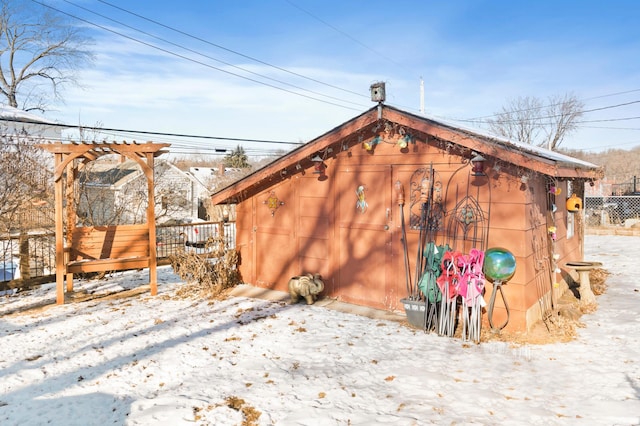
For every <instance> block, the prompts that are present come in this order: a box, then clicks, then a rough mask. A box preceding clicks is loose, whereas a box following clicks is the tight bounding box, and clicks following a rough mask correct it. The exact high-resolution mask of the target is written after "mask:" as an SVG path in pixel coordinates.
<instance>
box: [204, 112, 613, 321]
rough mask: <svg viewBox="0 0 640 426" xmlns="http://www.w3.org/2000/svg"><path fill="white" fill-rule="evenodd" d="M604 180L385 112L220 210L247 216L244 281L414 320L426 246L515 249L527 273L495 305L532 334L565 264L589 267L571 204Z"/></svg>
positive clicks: (584, 168) (268, 172) (573, 165)
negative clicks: (412, 299) (294, 282)
mask: <svg viewBox="0 0 640 426" xmlns="http://www.w3.org/2000/svg"><path fill="white" fill-rule="evenodd" d="M474 160H475V162H474ZM478 160H479V161H478ZM602 176H603V170H602V169H601V168H599V167H598V166H596V165H594V164H591V163H588V162H584V161H581V160H578V159H575V158H572V157H569V156H566V155H562V154H560V153H557V152H553V151H549V150H546V149H542V148H538V147H535V146H531V145H528V144H522V143H517V142H513V141H507V140H501V139H498V138H495V137H490V136H487V135H484V134H481V133H479V132H476V131H471V130H467V129H462V128H459V127H456V126H453V125H450V124H447V123H444V122H441V121H436V120H434V119H430V118H427V117H424V116H422V115H415V114H411V113H409V112H406V111H403V110H400V109H398V108H395V107H391V106H388V105H385V104H383V103H379V104H378V105H377V106H375V107H373V108H371V109H369V110H367V111H366V112H364V113H363V114H361V115H359V116H357V117H355V118H353V119H351V120H349V121H347V122H345V123H343V124H341V125H339V126H338V127H336V128H334V129H332V130H330V131H328V132H327V133H325V134H323V135H321V136H319V137H317V138H315V139H313V140H311V141H310V142H308V143H306V144H304V145H303V146H300V147H299V148H297V149H295V150H293V151H291V152H290V153H288V154H286V155H284V156H283V157H281V158H279V159H277V160H275V161H273V162H272V163H270V164H268V165H266V166H265V167H264V168H262V169H260V170H257V171H255V172H253V173H252V174H250V175H248V176H246V177H245V178H244V179H242V180H240V181H238V182H236V183H234V184H232V185H230V186H228V187H226V188H224V189H222V190H220V191H218V192H216V193H215V194H213V195H212V203H213V204H214V205H216V204H236V213H237V217H236V220H237V222H236V226H237V240H236V241H237V250H238V252H239V254H240V265H239V270H240V272H241V274H242V278H243V281H244V282H246V283H250V284H253V285H255V286H258V287H263V288H270V289H276V290H284V291H286V286H287V282H288V279H289V278H290V277H291V276H294V275H299V274H301V273H316V272H317V273H320V274H322V277H323V279H324V282H325V290H324V295H325V296H328V297H331V298H337V299H339V300H343V301H346V302H349V303H354V304H358V305H364V306H369V307H373V308H379V309H386V310H391V311H402V309H403V306H402V304H401V302H400V301H401V299H402V298H404V297H406V296H407V279H406V278H407V275H409V276H410V277H411V275H413V276H412V277H411V280H412V282H413V284H412V285H414V284H415V280H416V276H415V274H414V272H413V271H414V270H416V266H417V265H416V264H417V263H419V262H421V258H420V254H419V253H420V252H419V244H420V239H421V233H424V232H429V233H431V236H430V239H431V240H432V241H433V242H434V243H435V244H448V245H449V246H451V247H453V248H455V249H456V250H459V251H464V252H468V251H469V250H470V249H472V248H477V249H484V250H486V249H488V248H493V247H502V248H506V249H507V250H509V251H510V252H511V253H512V254H513V255H514V256H515V259H516V263H517V268H516V271H515V274H514V275H513V276H512V277H511V278H510V280H509V281H508V283H506V285H504V286H503V293H504V295H505V300H506V301H507V302H508V306H505V304H504V303H503V301H502V300H500V299H498V301H497V302H496V304H495V310H494V313H493V314H494V315H495V317H496V322H500V321H503V320H506V319H509V321H508V325H507V330H511V331H515V330H522V331H523V330H526V329H528V328H529V327H530V326H531V325H532V324H534V323H535V322H536V321H537V320H539V319H540V318H543V317H544V316H545V315H548V314H549V313H550V312H551V311H552V309H553V307H554V304H555V303H556V300H557V298H558V296H559V295H560V292H562V291H563V289H566V282H568V280H565V278H566V274H567V273H568V272H569V271H568V270H567V268H566V267H565V266H564V265H565V263H566V262H567V261H570V260H571V261H574V260H581V259H582V258H583V231H582V230H583V222H582V220H581V218H582V216H581V212H578V213H571V212H569V211H568V210H567V207H566V201H567V196H570V195H572V194H573V193H575V194H576V195H577V196H578V197H582V196H583V191H584V184H585V183H586V182H592V181H594V180H597V179H600V178H601V177H602ZM425 183H427V185H428V188H429V190H428V193H427V195H425V194H424V192H425V191H424V188H425ZM397 187H401V188H403V189H404V194H405V201H404V204H401V203H400V202H399V199H398V192H397V190H396V188H397ZM421 197H422V199H421ZM425 197H428V198H429V199H430V200H431V202H430V211H429V216H428V218H427V220H426V224H427V226H426V231H425V227H424V226H423V222H424V220H423V218H422V215H423V211H422V210H423V206H424V203H423V202H422V200H424V198H425ZM403 222H404V233H405V234H406V239H403V237H402V236H403ZM403 241H406V242H407V252H408V256H405V254H404V253H405V251H404V244H403ZM407 262H408V265H407ZM492 291H493V290H492V286H491V285H487V291H486V293H485V294H484V297H485V299H486V300H489V298H490V295H491V292H492Z"/></svg>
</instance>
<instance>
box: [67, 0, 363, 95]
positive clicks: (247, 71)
mask: <svg viewBox="0 0 640 426" xmlns="http://www.w3.org/2000/svg"><path fill="white" fill-rule="evenodd" d="M63 1H64V2H65V3H68V4H70V5H72V6H75V7H77V8H79V9H82V10H85V11H87V12H89V13H92V14H94V15H96V16H99V17H101V18H104V19H107V20H109V21H111V22H115V23H116V24H118V25H121V26H123V27H126V28H129V29H131V30H134V31H137V32H139V33H141V34H144V35H146V36H149V37H152V38H155V39H156V40H160V41H162V42H164V43H167V44H170V45H172V46H175V47H178V48H180V49H184V50H186V51H188V52H191V53H195V54H196V55H199V56H202V57H204V58H207V59H211V60H213V61H216V62H219V63H221V64H224V65H227V66H230V67H232V68H235V69H238V70H241V71H244V72H246V73H249V74H252V75H255V76H258V77H262V78H264V79H267V80H271V81H274V82H276V83H279V84H284V85H286V86H289V87H293V88H295V89H298V90H302V91H305V92H309V93H313V94H314V95H319V96H324V97H326V98H329V99H333V100H336V101H339V102H345V103H349V104H352V105H357V106H363V105H361V104H358V103H356V102H351V101H347V100H344V99H340V98H336V97H334V96H330V95H325V94H324V93H320V92H316V91H313V90H309V89H306V88H304V87H301V86H296V85H295V84H291V83H287V82H286V81H282V80H278V79H276V78H272V77H269V76H266V75H263V74H260V73H257V72H254V71H251V70H248V69H246V68H243V67H240V66H237V65H234V64H231V63H229V62H225V61H223V60H221V59H218V58H214V57H212V56H209V55H205V54H204V53H201V52H198V51H196V50H194V49H191V48H188V47H186V46H183V45H180V44H178V43H174V42H172V41H170V40H167V39H164V38H161V37H158V36H156V35H154V34H151V33H149V32H146V31H143V30H141V29H139V28H135V27H133V26H131V25H127V24H125V23H124V22H121V21H118V20H116V19H113V18H110V17H108V16H106V15H102V14H100V13H98V12H94V11H92V10H90V9H88V8H86V7H84V6H81V5H79V4H76V3H73V2H72V1H69V0H63Z"/></svg>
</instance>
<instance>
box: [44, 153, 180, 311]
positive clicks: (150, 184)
mask: <svg viewBox="0 0 640 426" xmlns="http://www.w3.org/2000/svg"><path fill="white" fill-rule="evenodd" d="M39 146H40V147H41V148H43V149H45V150H47V151H49V152H51V153H52V154H53V155H54V157H55V168H54V174H53V178H54V183H55V230H56V231H55V232H56V303H58V304H63V303H64V293H65V290H64V281H65V276H66V279H67V292H71V291H73V273H74V272H89V271H112V270H123V269H129V268H130V267H132V266H133V267H141V265H145V266H148V267H149V287H150V290H151V294H152V295H156V294H157V292H158V283H157V282H158V280H157V271H156V263H157V262H156V222H155V198H154V176H153V170H154V158H155V157H157V156H159V155H162V154H164V153H166V152H167V151H163V148H166V147H168V146H170V144H168V143H153V142H146V143H136V142H135V141H134V142H132V143H127V142H123V143H112V142H90V143H89V142H87V143H85V142H82V143H62V142H56V143H51V144H41V145H39ZM110 154H119V155H121V156H123V157H126V158H129V159H131V160H133V161H135V162H136V163H138V164H139V165H140V167H141V169H142V171H143V173H144V175H145V176H146V179H147V193H148V205H147V223H146V226H145V227H144V231H145V232H144V234H139V233H136V235H143V236H144V239H146V238H148V247H147V246H146V244H144V243H143V245H144V246H145V247H144V248H145V252H147V253H148V256H144V257H138V258H136V259H137V260H135V261H134V262H128V261H127V260H131V259H130V258H129V259H127V258H128V255H127V253H126V252H127V248H128V247H130V246H131V244H129V243H128V242H127V241H125V242H124V243H122V244H124V245H123V247H122V248H121V249H120V250H118V251H115V250H114V251H113V253H117V257H115V258H112V257H111V256H110V254H111V253H112V250H111V248H112V246H113V245H114V240H113V239H114V235H124V236H125V238H131V235H132V234H131V232H129V233H127V232H124V233H123V232H118V230H119V229H121V228H125V227H127V226H129V225H120V226H115V227H106V228H109V229H108V230H107V231H108V232H102V234H101V235H102V237H104V241H102V242H101V246H100V247H98V251H99V252H101V253H102V254H103V256H95V257H93V256H89V255H87V254H84V255H82V256H80V258H81V259H82V260H81V261H78V262H75V263H76V265H75V266H76V267H75V269H72V268H70V260H69V250H72V249H74V247H73V246H74V245H79V244H81V241H79V240H74V238H73V237H72V236H73V235H79V236H80V237H78V238H83V237H82V236H83V235H84V236H85V237H84V238H86V235H87V233H86V232H80V233H78V232H74V231H76V230H80V229H81V228H77V229H76V227H75V225H76V208H75V204H74V196H73V192H74V188H75V187H76V181H77V178H78V170H79V169H80V168H82V167H84V165H85V164H86V163H88V162H91V161H94V160H96V159H98V158H99V157H101V156H104V155H110ZM76 160H77V161H76ZM65 173H66V176H67V179H66V200H67V209H66V213H67V238H66V241H65V238H64V235H65V234H64V198H65V188H64V180H63V179H62V178H63V176H64V175H65ZM138 229H140V226H138ZM89 231H93V229H91V230H89ZM94 234H96V233H94ZM147 236H148V237H147ZM65 243H66V244H65ZM92 243H95V242H92ZM85 245H86V244H85ZM103 246H109V247H108V250H107V249H106V247H103ZM147 248H148V251H147ZM76 249H77V247H76ZM77 251H78V250H76V252H77ZM89 265H91V266H89Z"/></svg>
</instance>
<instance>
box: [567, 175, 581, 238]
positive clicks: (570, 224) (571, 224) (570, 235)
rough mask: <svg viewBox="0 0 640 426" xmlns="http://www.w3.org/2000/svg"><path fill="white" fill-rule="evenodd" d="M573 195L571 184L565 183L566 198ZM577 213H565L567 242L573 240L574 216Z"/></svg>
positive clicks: (570, 182) (569, 182)
mask: <svg viewBox="0 0 640 426" xmlns="http://www.w3.org/2000/svg"><path fill="white" fill-rule="evenodd" d="M571 194H573V182H572V181H567V197H570V196H571ZM576 214H580V213H579V212H578V213H569V212H568V211H567V240H568V239H571V238H573V235H574V234H575V215H576Z"/></svg>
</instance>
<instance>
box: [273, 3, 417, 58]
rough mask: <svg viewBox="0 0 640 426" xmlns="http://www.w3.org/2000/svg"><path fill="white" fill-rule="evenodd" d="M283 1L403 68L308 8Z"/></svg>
mask: <svg viewBox="0 0 640 426" xmlns="http://www.w3.org/2000/svg"><path fill="white" fill-rule="evenodd" d="M285 1H286V2H287V3H289V4H290V5H291V6H293V7H295V8H296V9H298V10H300V11H301V12H304V13H306V14H307V15H309V16H311V17H312V18H313V19H315V20H317V21H319V22H321V23H323V24H324V25H326V26H327V27H329V28H331V29H332V30H334V31H336V32H338V33H340V34H342V35H343V36H345V37H347V38H348V39H349V40H351V41H353V42H354V43H357V44H359V45H360V46H362V47H364V48H365V49H367V50H369V51H371V52H373V53H375V54H376V55H378V56H380V57H382V58H384V59H386V60H387V61H389V62H391V63H393V64H394V65H396V66H398V67H400V68H403V67H404V65H402V64H399V63H398V62H396V61H394V60H393V59H391V58H390V57H388V56H386V55H384V54H382V53H380V52H378V51H377V50H375V49H373V48H372V47H369V46H367V45H366V44H364V43H362V42H361V41H360V40H358V39H356V38H355V37H353V36H351V35H350V34H348V33H346V32H344V31H342V30H341V29H340V28H337V27H336V26H334V25H331V24H330V23H328V22H327V21H325V20H323V19H321V18H319V17H318V16H316V15H314V14H313V13H311V12H309V11H308V10H306V9H303V8H302V7H300V6H298V5H297V4H295V3H293V2H292V1H290V0H285Z"/></svg>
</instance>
